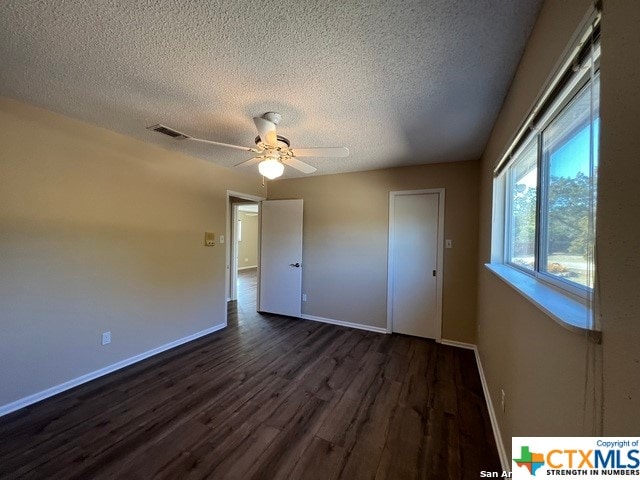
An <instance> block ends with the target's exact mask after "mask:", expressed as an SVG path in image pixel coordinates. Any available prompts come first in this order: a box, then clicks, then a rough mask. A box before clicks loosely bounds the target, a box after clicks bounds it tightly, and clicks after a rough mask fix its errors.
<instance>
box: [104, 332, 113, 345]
mask: <svg viewBox="0 0 640 480" xmlns="http://www.w3.org/2000/svg"><path fill="white" fill-rule="evenodd" d="M108 343H111V332H104V333H103V334H102V345H107V344H108Z"/></svg>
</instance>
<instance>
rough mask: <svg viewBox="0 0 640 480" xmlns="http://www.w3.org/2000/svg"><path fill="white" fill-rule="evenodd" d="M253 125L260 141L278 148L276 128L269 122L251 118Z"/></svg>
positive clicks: (260, 118)
mask: <svg viewBox="0 0 640 480" xmlns="http://www.w3.org/2000/svg"><path fill="white" fill-rule="evenodd" d="M253 123H255V125H256V128H257V129H258V135H260V139H261V140H262V141H263V142H264V143H266V144H267V145H269V146H270V147H277V146H278V136H277V134H276V126H275V124H274V123H272V122H270V121H269V120H265V119H264V118H262V117H253Z"/></svg>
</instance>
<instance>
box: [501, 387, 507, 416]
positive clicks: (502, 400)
mask: <svg viewBox="0 0 640 480" xmlns="http://www.w3.org/2000/svg"><path fill="white" fill-rule="evenodd" d="M505 397H506V395H505V393H504V390H503V389H500V406H501V407H502V411H503V412H504V411H505Z"/></svg>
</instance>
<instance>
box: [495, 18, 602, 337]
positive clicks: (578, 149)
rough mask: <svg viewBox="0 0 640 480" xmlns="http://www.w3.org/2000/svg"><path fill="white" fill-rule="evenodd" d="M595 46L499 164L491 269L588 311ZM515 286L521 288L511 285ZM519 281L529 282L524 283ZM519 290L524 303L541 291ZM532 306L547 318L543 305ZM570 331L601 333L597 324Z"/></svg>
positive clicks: (593, 214)
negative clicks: (592, 330) (549, 292)
mask: <svg viewBox="0 0 640 480" xmlns="http://www.w3.org/2000/svg"><path fill="white" fill-rule="evenodd" d="M596 38H597V31H594V32H592V33H591V37H590V39H589V42H588V43H586V44H585V45H583V48H582V53H581V54H577V56H576V58H575V59H574V60H573V63H572V64H571V65H570V66H569V68H567V69H566V70H565V71H564V72H561V75H559V78H561V80H560V81H558V83H557V84H556V85H555V86H554V88H553V89H551V91H550V92H548V95H547V96H546V98H545V99H544V102H543V103H542V104H541V105H538V107H537V109H535V110H534V112H533V113H532V115H531V116H530V117H529V121H530V123H529V124H528V125H527V128H524V127H523V128H522V129H521V130H520V134H519V135H517V136H516V138H517V139H518V140H517V141H515V142H514V143H513V144H512V147H511V149H510V151H509V152H508V155H506V156H505V158H504V159H503V161H502V162H500V165H499V167H498V168H499V169H497V176H496V179H495V183H494V192H495V193H494V228H493V232H494V240H493V249H494V251H493V252H492V262H493V265H494V267H495V268H492V267H491V266H490V268H492V269H493V270H494V271H495V272H496V273H497V274H499V275H500V276H501V277H502V278H503V279H505V280H506V281H508V282H510V283H514V284H517V283H518V282H519V280H517V278H518V277H517V276H514V277H512V276H511V275H512V274H510V273H509V270H504V268H502V267H499V264H502V265H504V266H505V267H507V266H508V267H510V268H512V269H513V270H511V271H514V272H520V274H524V275H526V276H528V277H529V278H531V279H533V280H534V281H535V282H537V283H538V284H541V285H547V286H549V287H550V288H551V289H553V291H554V292H560V293H562V294H564V295H565V296H566V298H567V300H568V301H570V300H571V299H573V301H578V302H581V303H582V304H583V305H586V307H587V309H589V310H590V308H591V297H592V295H593V288H594V279H595V273H596V272H595V261H594V256H595V251H594V250H595V248H594V239H595V226H596V217H597V216H596V210H597V209H596V206H597V188H596V185H597V167H598V147H599V145H598V138H599V131H600V118H599V103H600V102H599V100H600V77H599V57H600V47H599V44H598V43H597V41H596ZM580 55H582V56H580ZM579 60H581V61H579ZM495 212H497V213H495ZM496 237H497V238H496ZM496 249H498V250H499V251H498V252H497V253H496V251H495V250H496ZM496 264H498V265H497V266H496ZM514 275H515V274H514ZM513 278H515V279H516V280H514V281H511V279H513ZM520 278H524V279H525V280H524V282H525V283H526V282H527V281H526V277H524V276H523V275H521V277H520ZM531 285H533V286H531ZM514 286H515V285H514ZM515 288H517V289H519V290H521V292H523V293H524V294H525V296H529V293H527V292H533V291H539V290H540V289H539V288H538V287H535V284H532V283H529V286H526V287H522V288H519V287H518V286H515ZM524 290H527V292H524ZM543 290H544V288H543ZM532 295H533V294H532ZM535 295H538V294H537V293H536V294H535ZM535 295H534V296H535ZM554 295H555V300H554V302H556V303H557V298H558V296H557V294H555V293H554ZM533 301H534V303H537V304H539V305H540V304H542V305H541V306H542V308H543V309H544V310H545V311H548V310H549V309H548V308H547V306H546V305H544V300H540V299H539V298H535V299H533ZM561 320H562V319H561ZM570 323H571V324H572V325H574V326H576V325H577V326H579V327H580V328H587V329H593V328H595V327H594V325H593V321H592V320H591V319H585V320H584V321H583V322H576V321H571V322H570Z"/></svg>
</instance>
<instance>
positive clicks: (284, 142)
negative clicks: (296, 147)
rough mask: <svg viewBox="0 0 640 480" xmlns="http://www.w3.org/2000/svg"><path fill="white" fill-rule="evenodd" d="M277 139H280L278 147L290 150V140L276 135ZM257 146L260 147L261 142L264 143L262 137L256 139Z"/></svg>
mask: <svg viewBox="0 0 640 480" xmlns="http://www.w3.org/2000/svg"><path fill="white" fill-rule="evenodd" d="M276 137H277V139H278V147H280V148H289V147H291V142H290V141H289V139H288V138H286V137H283V136H282V135H276ZM255 142H256V145H258V144H259V143H260V142H262V139H261V138H260V135H258V136H257V137H256V139H255Z"/></svg>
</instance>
